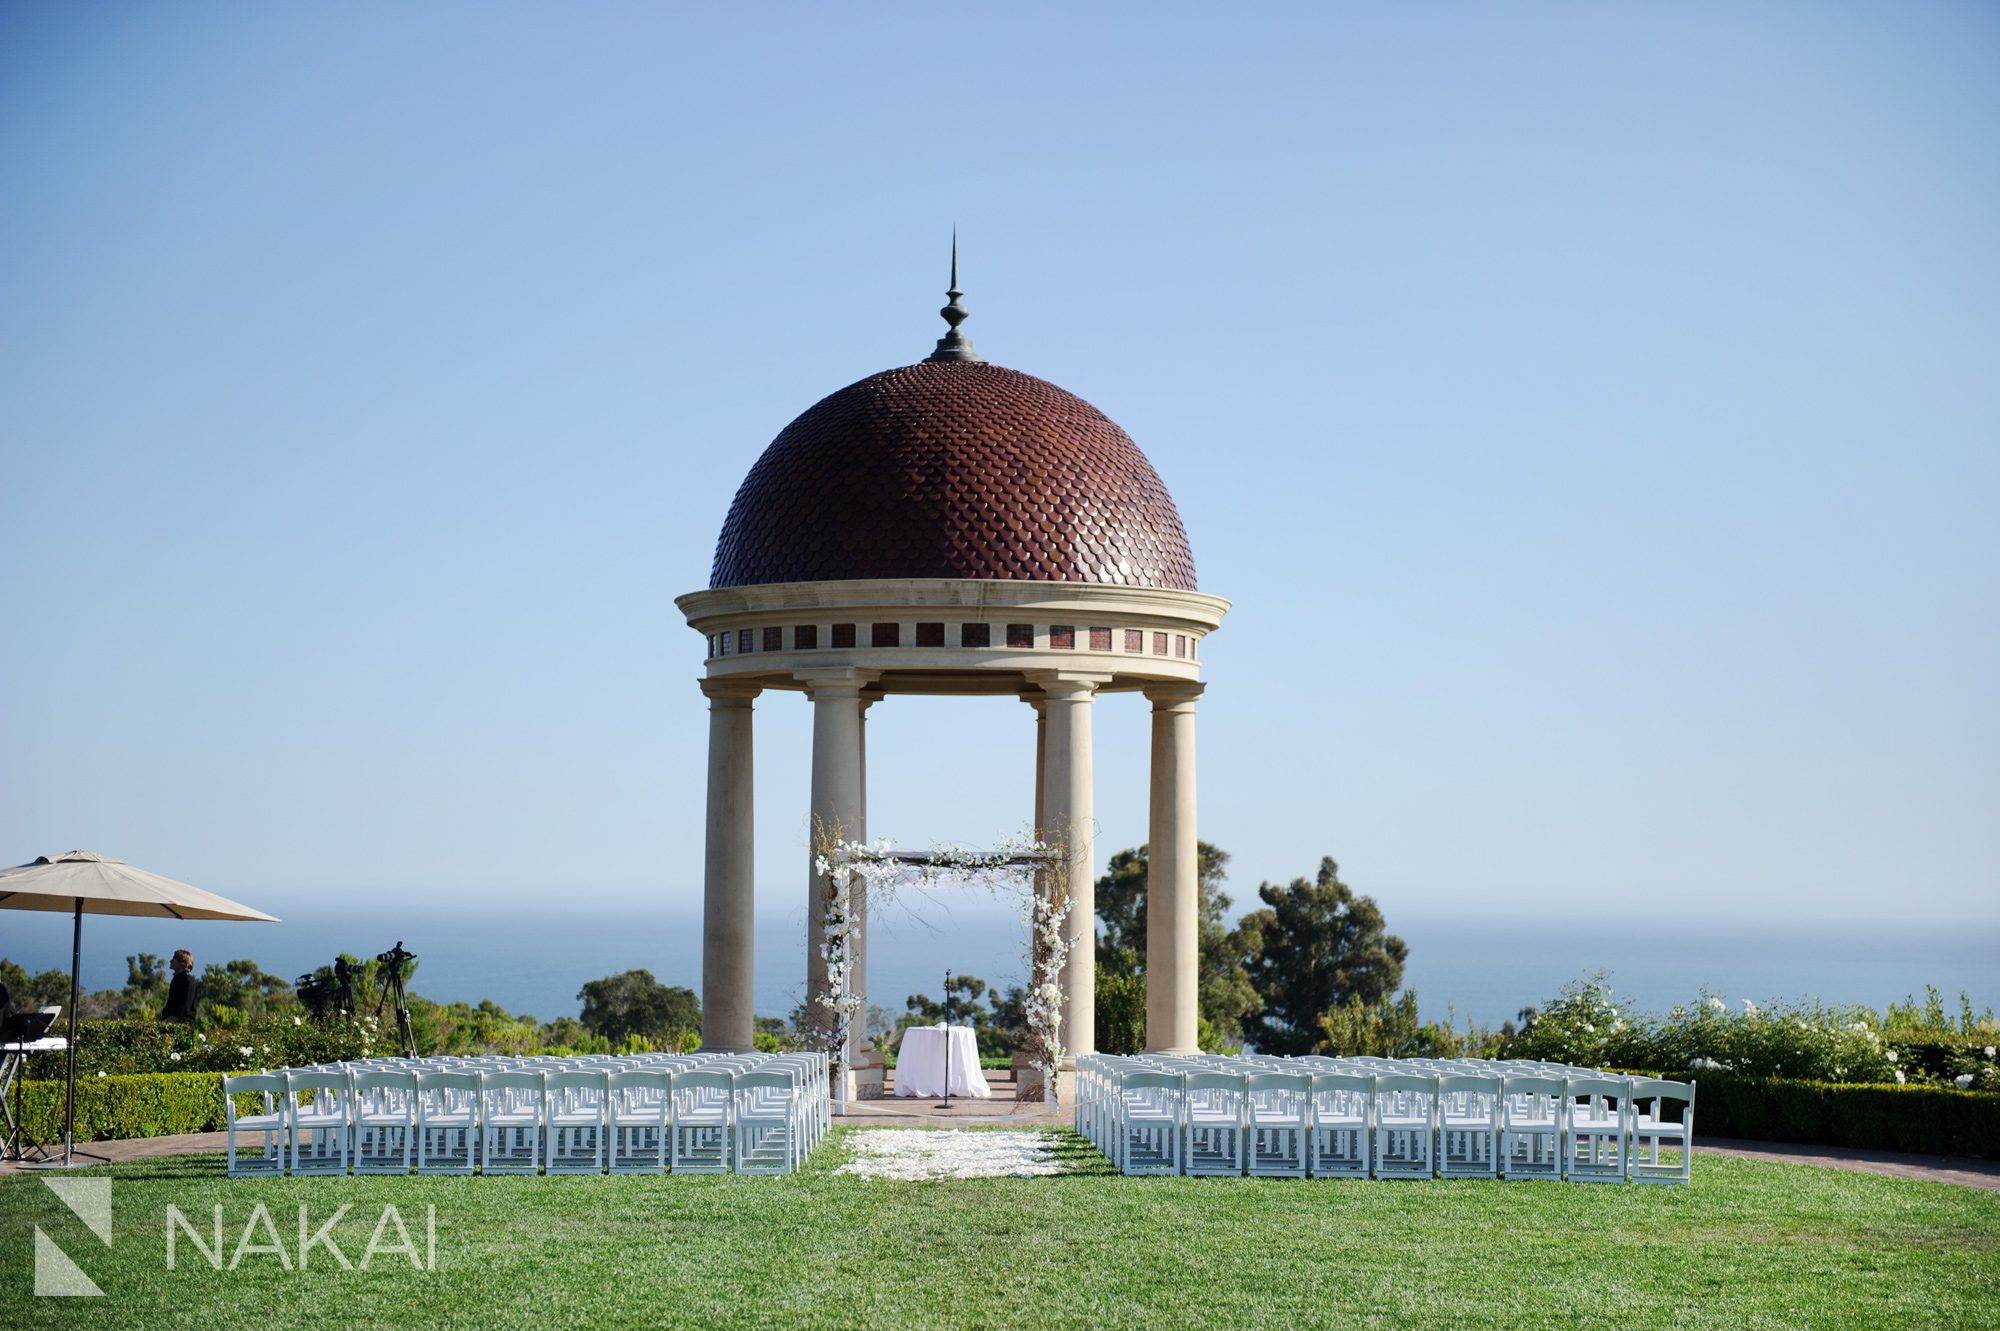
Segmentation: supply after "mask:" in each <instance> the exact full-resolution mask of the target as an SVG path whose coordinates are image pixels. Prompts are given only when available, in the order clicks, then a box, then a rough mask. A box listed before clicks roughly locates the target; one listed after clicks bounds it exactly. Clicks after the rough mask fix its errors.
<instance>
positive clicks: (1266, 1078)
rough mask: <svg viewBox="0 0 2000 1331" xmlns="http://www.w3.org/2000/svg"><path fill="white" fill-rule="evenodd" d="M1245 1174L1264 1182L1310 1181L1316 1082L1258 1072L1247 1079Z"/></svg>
mask: <svg viewBox="0 0 2000 1331" xmlns="http://www.w3.org/2000/svg"><path fill="white" fill-rule="evenodd" d="M1243 1093H1244V1110H1243V1114H1244V1152H1243V1169H1244V1172H1245V1173H1247V1174H1251V1175H1253V1176H1255V1177H1259V1178H1304V1177H1305V1176H1306V1172H1307V1169H1308V1166H1309V1164H1310V1157H1311V1154H1312V1145H1311V1142H1310V1137H1311V1133H1312V1078H1311V1077H1310V1076H1307V1075H1305V1074H1303V1073H1297V1072H1253V1073H1251V1074H1250V1075H1249V1076H1247V1077H1245V1078H1244V1079H1243Z"/></svg>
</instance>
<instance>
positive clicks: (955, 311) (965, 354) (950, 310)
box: [925, 227, 986, 362]
mask: <svg viewBox="0 0 2000 1331" xmlns="http://www.w3.org/2000/svg"><path fill="white" fill-rule="evenodd" d="M944 294H945V295H946V296H948V297H949V298H950V300H951V303H950V304H948V305H946V306H945V307H944V308H943V309H941V310H939V311H938V313H939V314H940V315H942V316H943V317H944V321H945V322H946V323H948V324H950V325H951V331H950V332H949V333H946V334H945V335H944V336H943V337H941V338H939V339H938V344H937V350H936V351H933V352H932V353H931V354H930V355H929V356H927V357H925V359H926V360H963V361H982V362H983V361H984V360H985V359H986V358H985V357H984V356H981V355H980V354H979V353H978V352H976V351H974V350H973V349H972V339H971V338H969V337H967V336H966V335H965V334H963V333H961V332H959V331H958V326H959V325H960V324H962V323H964V322H965V320H966V318H967V316H968V315H970V314H971V311H970V310H968V309H966V308H965V304H964V302H963V301H961V300H960V299H959V298H960V297H961V296H963V295H964V294H965V293H964V292H963V291H960V290H959V289H958V228H957V227H953V228H952V229H951V289H950V290H948V291H946V292H945V293H944Z"/></svg>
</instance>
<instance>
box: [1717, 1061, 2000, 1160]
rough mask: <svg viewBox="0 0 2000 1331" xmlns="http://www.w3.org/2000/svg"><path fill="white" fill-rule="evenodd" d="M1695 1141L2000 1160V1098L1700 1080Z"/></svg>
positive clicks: (1947, 1091) (1950, 1091) (1924, 1089)
mask: <svg viewBox="0 0 2000 1331" xmlns="http://www.w3.org/2000/svg"><path fill="white" fill-rule="evenodd" d="M1694 1125H1695V1136H1696V1139H1697V1140H1699V1139H1700V1138H1702V1137H1742V1138H1746V1139H1748V1140H1751V1141H1769V1142H1796V1143H1799V1144H1802V1145H1808V1146H1858V1147H1868V1148H1872V1149H1875V1150H1882V1151H1914V1152H1917V1153H1919V1154H1922V1155H1961V1156H1972V1157H1974V1158H1976V1159H1981V1160H1991V1159H1995V1158H2000V1095H1995V1094H1991V1093H1988V1092H1981V1091H1961V1090H1956V1089H1954V1088H1950V1087H1938V1086H1851V1085H1845V1084H1838V1083H1833V1082H1823V1081H1787V1080H1784V1079H1781V1078H1775V1077H1771V1078H1764V1077H1731V1076H1726V1075H1717V1074H1715V1073H1707V1074H1704V1075H1702V1076H1700V1077H1699V1079H1698V1085H1697V1087H1696V1090H1695V1104H1694Z"/></svg>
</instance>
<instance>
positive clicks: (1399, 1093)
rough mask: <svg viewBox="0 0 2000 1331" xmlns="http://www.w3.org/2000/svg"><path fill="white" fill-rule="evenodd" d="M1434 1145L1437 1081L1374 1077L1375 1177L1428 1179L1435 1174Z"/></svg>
mask: <svg viewBox="0 0 2000 1331" xmlns="http://www.w3.org/2000/svg"><path fill="white" fill-rule="evenodd" d="M1436 1145H1437V1078H1435V1077H1426V1076H1418V1075H1415V1074H1411V1073H1383V1074H1379V1075H1377V1076H1376V1078H1375V1177H1376V1178H1430V1177H1432V1176H1433V1175H1434V1174H1436V1173H1437V1157H1436V1154H1435V1148H1436Z"/></svg>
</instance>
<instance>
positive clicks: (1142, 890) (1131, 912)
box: [1097, 841, 1257, 1042]
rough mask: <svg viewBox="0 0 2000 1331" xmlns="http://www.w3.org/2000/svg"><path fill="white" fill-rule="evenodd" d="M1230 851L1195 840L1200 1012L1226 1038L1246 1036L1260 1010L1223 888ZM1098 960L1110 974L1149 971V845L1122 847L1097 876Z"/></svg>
mask: <svg viewBox="0 0 2000 1331" xmlns="http://www.w3.org/2000/svg"><path fill="white" fill-rule="evenodd" d="M1228 865H1229V852H1228V851H1226V850H1223V849H1222V848H1221V847H1219V846H1212V845H1210V844H1209V843H1208V842H1206V841H1201V842H1197V843H1196V870H1195V876H1196V879H1197V881H1198V882H1199V883H1200V885H1201V915H1200V919H1199V922H1198V923H1197V924H1196V926H1195V932H1196V936H1197V941H1196V947H1197V949H1198V951H1199V954H1200V963H1199V973H1200V983H1201V1015H1202V1019H1203V1020H1204V1021H1206V1022H1208V1023H1209V1024H1210V1025H1211V1026H1212V1027H1213V1028H1214V1030H1215V1033H1216V1034H1217V1035H1219V1036H1221V1037H1222V1038H1224V1039H1225V1040H1228V1041H1230V1042H1235V1041H1238V1040H1241V1039H1242V1038H1243V1029H1244V1027H1243V1023H1244V1021H1245V1020H1246V1019H1247V1018H1248V1017H1249V1015H1250V1014H1251V1013H1253V1012H1255V1011H1256V1010H1257V992H1256V990H1255V989H1253V988H1252V987H1251V984H1250V975H1249V972H1248V971H1247V970H1246V969H1245V968H1244V962H1245V960H1246V954H1245V950H1244V941H1243V938H1242V937H1241V935H1240V934H1239V933H1238V932H1237V931H1236V930H1232V929H1231V928H1230V927H1229V922H1228V921H1229V907H1230V905H1231V901H1230V897H1229V894H1228V893H1227V892H1224V891H1223V890H1222V883H1223V880H1224V879H1225V878H1226V877H1227V876H1228V875H1227V868H1228ZM1097 919H1098V922H1099V923H1100V924H1102V925H1103V926H1104V929H1103V933H1102V934H1100V935H1099V936H1098V939H1097V964H1098V965H1100V966H1102V967H1104V970H1105V972H1106V974H1109V975H1114V976H1117V975H1137V974H1143V973H1144V971H1145V969H1146V847H1144V846H1139V847H1136V848H1135V849H1132V850H1121V851H1119V852H1118V853H1117V854H1115V855H1113V856H1112V857H1111V864H1110V872H1109V873H1107V874H1105V875H1104V877H1102V878H1100V879H1098V880H1097Z"/></svg>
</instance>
